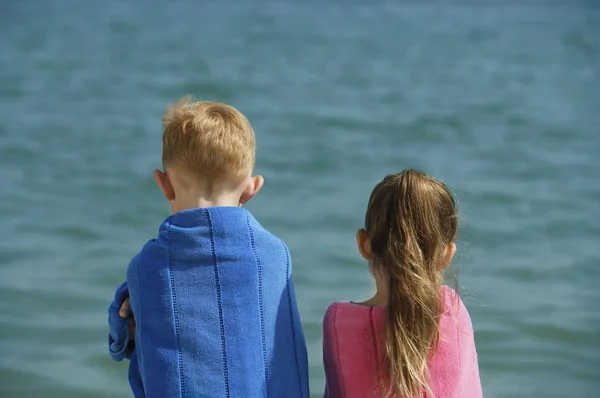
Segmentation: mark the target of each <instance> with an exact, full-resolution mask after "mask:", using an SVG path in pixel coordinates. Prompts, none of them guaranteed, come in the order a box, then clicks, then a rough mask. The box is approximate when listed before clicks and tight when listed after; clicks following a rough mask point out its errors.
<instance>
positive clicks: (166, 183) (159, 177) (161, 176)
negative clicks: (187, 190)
mask: <svg viewBox="0 0 600 398" xmlns="http://www.w3.org/2000/svg"><path fill="white" fill-rule="evenodd" d="M154 181H156V185H158V187H159V188H160V190H161V191H162V193H163V195H165V198H166V199H167V200H168V201H169V202H170V201H172V200H175V190H174V189H173V185H172V184H171V181H170V180H169V176H168V175H167V173H165V172H163V171H160V170H154Z"/></svg>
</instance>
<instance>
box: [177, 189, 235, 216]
mask: <svg viewBox="0 0 600 398" xmlns="http://www.w3.org/2000/svg"><path fill="white" fill-rule="evenodd" d="M170 205H171V211H172V212H173V213H178V212H180V211H184V210H189V209H199V208H207V207H217V206H227V207H239V206H240V195H239V193H237V192H234V193H229V194H221V195H214V196H210V197H209V196H205V195H201V194H190V193H187V194H186V193H185V192H184V193H178V194H177V195H176V199H175V200H172V201H171V202H170Z"/></svg>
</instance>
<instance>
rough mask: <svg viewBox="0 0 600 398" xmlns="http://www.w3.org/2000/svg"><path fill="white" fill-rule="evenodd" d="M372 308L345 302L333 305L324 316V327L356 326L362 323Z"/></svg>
mask: <svg viewBox="0 0 600 398" xmlns="http://www.w3.org/2000/svg"><path fill="white" fill-rule="evenodd" d="M371 308H372V307H365V306H362V305H358V304H353V303H349V302H343V301H338V302H335V303H332V304H331V305H330V306H329V307H327V310H326V311H325V315H324V316H323V327H324V328H328V327H331V326H334V325H341V326H342V327H345V326H349V325H347V324H353V325H356V324H358V323H360V319H361V318H363V317H365V316H368V314H369V312H370V310H371Z"/></svg>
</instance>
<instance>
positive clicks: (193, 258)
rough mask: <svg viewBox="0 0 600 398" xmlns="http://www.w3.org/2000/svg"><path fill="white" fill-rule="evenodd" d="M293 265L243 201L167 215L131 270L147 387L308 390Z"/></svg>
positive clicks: (221, 392)
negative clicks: (238, 204) (293, 280)
mask: <svg viewBox="0 0 600 398" xmlns="http://www.w3.org/2000/svg"><path fill="white" fill-rule="evenodd" d="M290 265H291V264H290V257H289V253H288V250H287V247H286V246H285V245H284V243H283V242H282V241H281V240H280V239H278V238H277V237H275V236H274V235H272V234H270V233H269V232H267V231H266V230H265V229H263V228H262V227H261V226H260V224H259V223H258V222H257V221H256V220H255V219H254V217H252V215H251V214H250V213H249V212H248V211H246V210H244V209H243V208H241V207H213V208H205V209H193V210H186V211H183V212H180V213H176V214H174V215H172V216H171V217H169V218H168V219H167V220H166V221H165V222H164V223H163V224H162V225H161V227H160V230H159V236H158V239H156V240H151V241H149V242H148V243H147V244H146V245H145V247H144V249H143V250H142V251H141V252H140V254H139V255H138V256H137V257H136V258H134V260H133V261H132V263H131V264H130V266H129V268H128V271H127V284H128V286H129V291H130V298H131V306H132V307H131V308H132V311H133V314H134V317H135V319H136V335H135V344H136V352H135V355H136V356H137V358H134V359H133V362H134V363H133V364H132V366H135V365H136V363H137V362H138V361H141V362H142V364H143V365H142V366H139V372H140V376H141V381H142V382H143V386H144V389H145V391H146V393H145V396H148V397H151V396H156V397H167V396H168V397H176V396H177V397H178V396H188V397H204V396H206V397H208V396H210V397H215V396H222V397H259V396H261V397H263V396H266V397H284V396H285V397H305V396H308V375H307V374H306V373H307V355H306V346H305V342H304V336H303V333H302V329H301V325H300V317H299V315H298V309H297V306H296V301H295V295H294V288H293V284H292V281H291V279H290V274H291V269H290ZM132 371H135V370H132ZM133 376H134V377H133V379H135V378H136V377H135V374H133ZM132 387H133V386H132ZM140 387H141V386H140ZM134 390H135V389H134ZM136 395H137V394H136ZM140 395H141V394H140Z"/></svg>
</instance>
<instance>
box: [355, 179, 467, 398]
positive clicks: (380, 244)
mask: <svg viewBox="0 0 600 398" xmlns="http://www.w3.org/2000/svg"><path fill="white" fill-rule="evenodd" d="M432 188H433V189H432ZM366 218H367V219H366V229H367V233H368V234H369V238H370V241H371V250H372V253H373V258H374V265H375V266H377V267H380V268H381V269H382V271H384V273H385V275H387V277H388V303H387V309H386V338H385V342H386V358H387V370H388V371H387V376H388V377H387V379H386V380H385V384H384V386H383V389H384V393H383V395H384V396H387V397H397V396H403V397H407V398H413V397H416V396H419V394H421V393H422V392H423V391H425V392H426V393H427V395H432V392H431V389H430V388H429V386H428V377H429V374H428V368H427V362H428V359H429V357H430V354H431V352H432V350H434V349H435V348H436V346H437V343H438V340H439V318H440V315H441V313H442V304H441V299H440V292H439V289H440V286H441V283H442V275H441V272H440V271H441V269H442V267H440V264H441V262H442V261H443V258H444V254H443V248H444V246H445V244H448V243H450V242H451V241H452V239H453V238H454V235H455V233H456V214H455V204H454V200H453V199H452V195H451V194H450V192H449V191H448V189H447V188H446V187H445V185H443V184H441V183H440V182H438V181H436V180H434V179H433V178H431V177H429V176H427V175H426V174H423V173H420V172H418V171H415V170H408V171H404V172H402V173H400V174H399V175H395V176H388V177H386V178H385V179H384V180H383V181H382V182H381V183H380V184H379V185H378V186H377V187H375V190H374V191H373V194H372V195H371V199H370V201H369V209H368V211H367V217H366Z"/></svg>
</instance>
